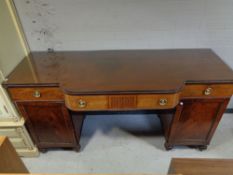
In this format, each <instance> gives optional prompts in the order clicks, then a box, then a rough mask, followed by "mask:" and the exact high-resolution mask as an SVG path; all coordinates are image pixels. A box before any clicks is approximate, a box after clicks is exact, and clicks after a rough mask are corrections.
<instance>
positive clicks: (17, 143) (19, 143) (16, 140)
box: [9, 138, 27, 148]
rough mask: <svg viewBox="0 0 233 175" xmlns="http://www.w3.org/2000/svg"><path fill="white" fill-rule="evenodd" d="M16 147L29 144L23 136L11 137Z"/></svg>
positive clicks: (25, 146) (23, 146)
mask: <svg viewBox="0 0 233 175" xmlns="http://www.w3.org/2000/svg"><path fill="white" fill-rule="evenodd" d="M9 139H10V141H11V143H12V145H13V146H14V147H15V148H27V144H26V143H25V142H24V140H23V139H22V138H9Z"/></svg>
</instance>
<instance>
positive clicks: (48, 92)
mask: <svg viewBox="0 0 233 175" xmlns="http://www.w3.org/2000/svg"><path fill="white" fill-rule="evenodd" d="M8 92H9V93H10V96H11V98H12V99H13V100H14V101H40V100H63V99H64V95H63V92H62V91H61V90H60V89H59V88H58V87H39V88H36V87H35V88H9V89H8Z"/></svg>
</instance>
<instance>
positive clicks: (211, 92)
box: [181, 84, 233, 98]
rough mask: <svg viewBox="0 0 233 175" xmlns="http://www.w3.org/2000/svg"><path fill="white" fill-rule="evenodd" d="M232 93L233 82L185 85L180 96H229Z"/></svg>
mask: <svg viewBox="0 0 233 175" xmlns="http://www.w3.org/2000/svg"><path fill="white" fill-rule="evenodd" d="M232 93H233V84H215V85H186V86H185V87H184V89H183V90H182V92H181V97H182V98H189V97H191V98H192V97H201V98H203V97H207V98H208V97H230V96H231V95H232Z"/></svg>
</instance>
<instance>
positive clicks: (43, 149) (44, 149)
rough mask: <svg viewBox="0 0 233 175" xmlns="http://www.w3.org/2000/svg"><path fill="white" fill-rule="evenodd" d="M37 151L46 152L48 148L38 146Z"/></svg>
mask: <svg viewBox="0 0 233 175" xmlns="http://www.w3.org/2000/svg"><path fill="white" fill-rule="evenodd" d="M39 151H40V152H41V153H47V152H48V149H46V148H39Z"/></svg>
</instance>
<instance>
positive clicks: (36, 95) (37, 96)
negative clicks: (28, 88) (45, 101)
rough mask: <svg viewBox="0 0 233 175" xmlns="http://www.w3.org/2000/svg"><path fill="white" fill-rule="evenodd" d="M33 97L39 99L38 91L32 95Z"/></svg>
mask: <svg viewBox="0 0 233 175" xmlns="http://www.w3.org/2000/svg"><path fill="white" fill-rule="evenodd" d="M33 96H34V97H35V98H40V96H41V95H40V91H38V90H36V91H35V92H34V94H33Z"/></svg>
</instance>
